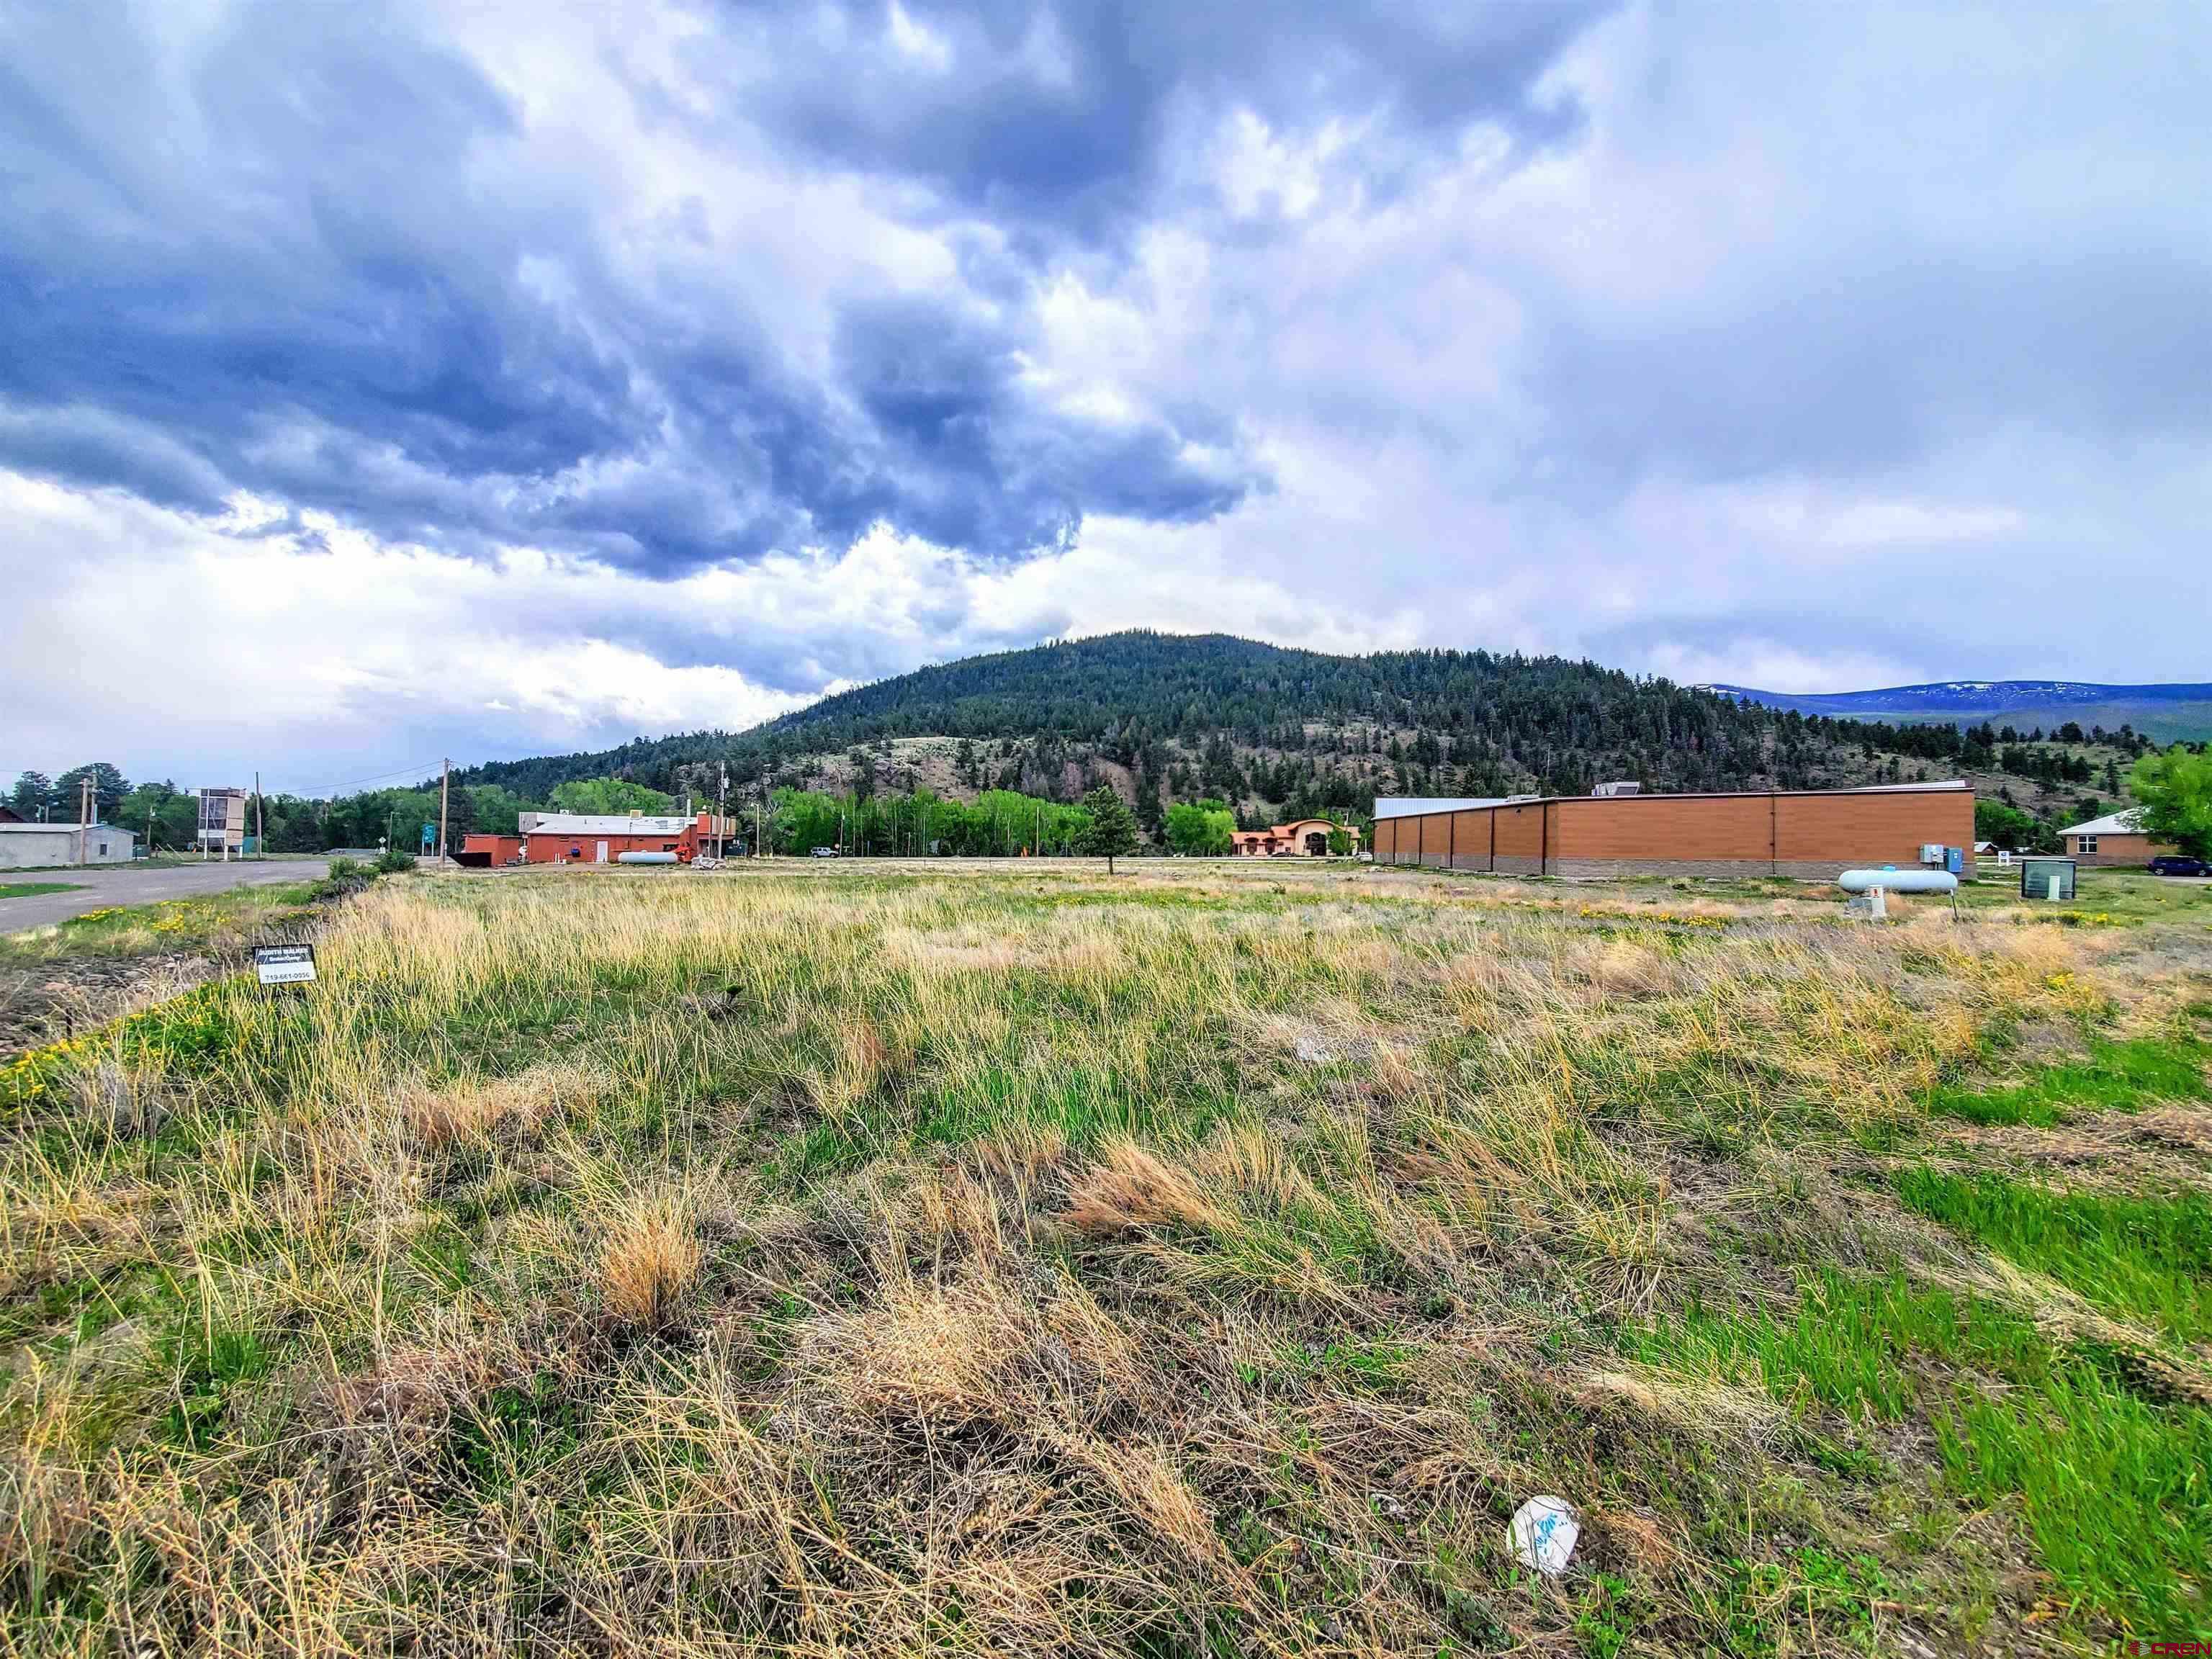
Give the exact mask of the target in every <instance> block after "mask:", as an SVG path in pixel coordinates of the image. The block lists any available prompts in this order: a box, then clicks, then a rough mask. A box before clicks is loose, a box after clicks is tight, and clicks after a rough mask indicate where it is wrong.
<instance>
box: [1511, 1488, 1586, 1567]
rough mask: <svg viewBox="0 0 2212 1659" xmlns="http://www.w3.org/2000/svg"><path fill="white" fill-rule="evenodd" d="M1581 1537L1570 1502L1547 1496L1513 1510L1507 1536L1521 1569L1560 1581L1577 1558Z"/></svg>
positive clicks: (1533, 1499)
mask: <svg viewBox="0 0 2212 1659" xmlns="http://www.w3.org/2000/svg"><path fill="white" fill-rule="evenodd" d="M1582 1534H1583V1529H1582V1526H1581V1523H1580V1522H1577V1520H1576V1519H1575V1512H1574V1510H1571V1509H1570V1508H1569V1507H1568V1506H1567V1500H1566V1499H1565V1498H1553V1497H1549V1496H1546V1497H1540V1498H1530V1499H1529V1500H1528V1502H1527V1503H1525V1504H1522V1506H1521V1507H1520V1508H1519V1509H1517V1510H1514V1511H1513V1524H1512V1525H1511V1526H1510V1528H1507V1529H1506V1534H1505V1535H1506V1538H1507V1540H1508V1541H1510V1543H1511V1544H1512V1546H1513V1553H1514V1554H1515V1555H1516V1556H1518V1557H1519V1558H1520V1559H1521V1565H1522V1566H1524V1567H1534V1568H1535V1569H1536V1571H1539V1572H1542V1573H1549V1574H1551V1575H1552V1576H1553V1577H1558V1576H1559V1574H1560V1573H1563V1572H1565V1571H1566V1570H1567V1563H1568V1562H1569V1561H1570V1560H1571V1559H1573V1558H1574V1553H1575V1540H1577V1538H1579V1537H1581V1536H1582Z"/></svg>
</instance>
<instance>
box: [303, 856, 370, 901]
mask: <svg viewBox="0 0 2212 1659" xmlns="http://www.w3.org/2000/svg"><path fill="white" fill-rule="evenodd" d="M376 871H377V866H375V865H373V864H365V863H363V862H362V860H359V859H332V860H331V867H330V870H329V872H328V873H327V874H325V876H324V877H323V878H322V879H321V880H320V881H319V882H317V883H316V884H315V885H314V888H313V893H314V896H316V897H317V898H319V899H337V898H343V897H344V896H346V895H347V894H348V893H358V892H359V891H361V890H362V888H364V887H366V886H368V884H369V883H371V882H373V881H374V880H375V879H376Z"/></svg>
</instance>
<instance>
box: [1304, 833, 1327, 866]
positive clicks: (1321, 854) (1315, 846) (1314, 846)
mask: <svg viewBox="0 0 2212 1659" xmlns="http://www.w3.org/2000/svg"><path fill="white" fill-rule="evenodd" d="M1306 856H1307V857H1308V858H1310V859H1325V858H1327V857H1328V835H1327V834H1326V833H1325V832H1323V831H1322V830H1319V829H1315V830H1312V831H1310V832H1309V833H1308V835H1307V836H1306Z"/></svg>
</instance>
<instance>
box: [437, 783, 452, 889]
mask: <svg viewBox="0 0 2212 1659" xmlns="http://www.w3.org/2000/svg"><path fill="white" fill-rule="evenodd" d="M452 776H453V762H452V761H451V760H441V761H440V762H439V763H438V862H439V863H440V864H441V865H443V864H444V863H445V861H446V785H447V781H449V780H450V779H451V778H452Z"/></svg>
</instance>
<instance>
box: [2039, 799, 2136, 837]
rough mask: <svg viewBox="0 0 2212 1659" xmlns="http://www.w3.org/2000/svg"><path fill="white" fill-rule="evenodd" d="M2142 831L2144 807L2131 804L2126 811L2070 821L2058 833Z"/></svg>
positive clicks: (2081, 833) (2073, 834) (2082, 833)
mask: <svg viewBox="0 0 2212 1659" xmlns="http://www.w3.org/2000/svg"><path fill="white" fill-rule="evenodd" d="M2142 832H2143V827H2142V808H2141V807H2140V806H2130V807H2129V808H2128V809H2127V811H2124V812H2107V813H2106V814H2105V816H2104V817H2101V818H2091V819H2090V820H2089V821H2088V822H2087V823H2069V824H2068V825H2067V826H2066V827H2065V828H2064V829H2061V830H2060V831H2059V832H2058V833H2059V834H2060V835H2062V836H2140V835H2141V834H2142Z"/></svg>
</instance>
